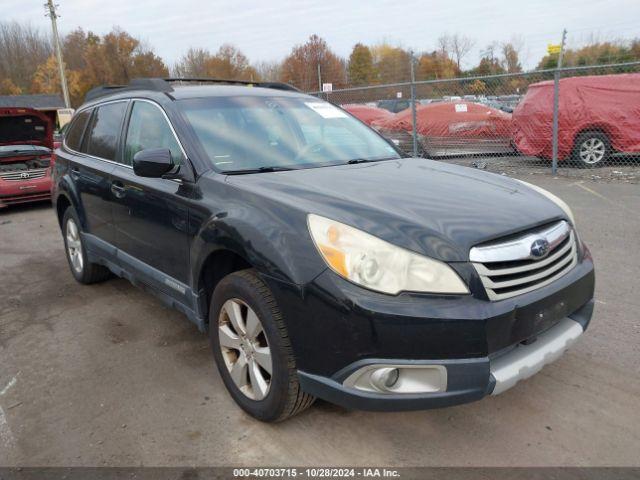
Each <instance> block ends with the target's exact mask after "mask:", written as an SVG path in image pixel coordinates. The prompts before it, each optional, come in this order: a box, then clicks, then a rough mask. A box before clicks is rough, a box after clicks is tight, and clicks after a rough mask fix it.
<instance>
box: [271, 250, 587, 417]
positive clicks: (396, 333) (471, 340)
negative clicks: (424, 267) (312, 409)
mask: <svg viewBox="0 0 640 480" xmlns="http://www.w3.org/2000/svg"><path fill="white" fill-rule="evenodd" d="M459 273H460V274H461V276H463V277H465V276H466V274H465V272H464V269H461V270H459ZM468 274H469V276H468V277H467V278H466V280H467V282H468V284H469V285H470V286H471V290H472V294H471V295H463V296H434V295H418V294H401V295H398V296H388V295H382V294H378V293H375V292H369V291H366V290H364V289H362V288H359V287H357V286H355V285H352V284H350V283H349V282H347V281H345V280H343V279H341V278H340V277H338V276H337V275H335V274H333V273H332V272H330V271H327V272H324V273H323V274H321V275H319V276H318V277H317V278H316V279H315V280H314V281H313V282H312V283H311V284H309V285H306V286H305V287H303V288H300V287H297V286H294V285H290V284H284V283H282V282H279V281H275V280H273V279H271V278H268V277H267V278H265V281H267V283H268V284H269V286H270V287H271V289H272V291H273V293H274V295H275V297H276V300H277V302H278V304H279V305H280V307H281V309H282V310H283V314H284V318H285V320H286V322H287V327H288V330H289V335H290V337H291V342H292V347H293V350H294V354H295V356H296V362H297V367H298V374H299V377H300V383H301V387H302V389H303V390H304V391H306V392H308V393H310V394H312V395H315V396H317V397H319V398H322V399H325V400H327V401H330V402H332V403H335V404H338V405H342V406H345V407H347V408H355V409H361V410H415V409H425V408H435V407H443V406H449V405H456V404H460V403H466V402H470V401H474V400H478V399H480V398H482V397H484V396H486V395H489V394H492V393H495V394H498V393H500V392H502V391H504V390H506V389H507V388H510V387H511V386H513V385H514V384H515V383H517V382H518V381H519V380H521V379H523V378H527V377H528V376H530V375H533V374H534V373H535V372H537V371H538V370H539V369H541V368H542V367H543V366H544V365H546V364H547V363H549V362H551V361H553V360H555V359H556V358H558V357H559V356H560V355H561V354H562V352H564V350H565V349H566V348H567V347H568V346H569V345H570V344H571V343H572V342H573V341H575V339H576V338H578V337H579V334H581V333H582V332H583V331H584V330H586V328H587V326H588V324H589V322H590V320H591V316H592V312H593V292H594V286H595V275H594V270H593V263H592V261H591V258H590V256H587V257H586V258H581V259H580V261H579V263H578V264H577V265H576V266H575V267H574V268H573V269H572V270H571V271H569V272H568V273H567V274H566V275H564V276H563V277H561V278H560V279H558V280H556V281H555V282H553V283H551V284H549V285H547V286H544V287H542V288H540V289H538V290H535V291H533V292H529V293H526V294H523V295H519V296H517V297H512V298H509V299H506V300H501V301H493V302H492V301H488V300H487V299H486V297H485V298H483V296H482V294H481V293H482V292H481V289H482V287H481V285H480V284H479V282H480V281H479V279H478V280H474V278H473V275H474V272H473V271H472V270H469V272H468ZM372 365H380V366H384V365H396V366H397V365H407V366H411V367H410V368H417V367H419V366H421V365H425V366H427V365H430V366H439V367H437V368H439V369H442V368H444V369H446V388H445V389H443V390H438V391H433V392H431V393H394V392H385V393H381V392H380V393H379V392H376V391H363V390H361V389H357V388H354V387H353V386H351V385H350V384H349V382H345V380H347V379H348V377H349V376H350V375H353V374H354V372H357V371H358V370H359V369H361V368H363V367H367V366H372ZM440 366H441V367H440ZM345 383H346V384H347V385H348V386H345Z"/></svg>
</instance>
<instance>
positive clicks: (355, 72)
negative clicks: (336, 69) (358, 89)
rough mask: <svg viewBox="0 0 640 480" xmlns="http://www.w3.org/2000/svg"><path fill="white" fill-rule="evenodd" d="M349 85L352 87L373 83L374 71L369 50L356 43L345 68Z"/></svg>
mask: <svg viewBox="0 0 640 480" xmlns="http://www.w3.org/2000/svg"><path fill="white" fill-rule="evenodd" d="M347 70H348V73H349V84H350V85H352V86H361V85H370V84H371V83H373V81H374V79H375V76H376V71H375V68H374V66H373V56H372V55H371V50H369V47H367V46H366V45H363V44H361V43H356V44H355V45H354V47H353V50H352V51H351V55H350V56H349V63H348V67H347Z"/></svg>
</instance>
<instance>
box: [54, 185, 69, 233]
mask: <svg viewBox="0 0 640 480" xmlns="http://www.w3.org/2000/svg"><path fill="white" fill-rule="evenodd" d="M71 205H72V203H71V200H69V197H68V196H67V195H66V194H64V193H63V194H60V195H58V198H57V199H56V214H57V217H58V225H59V226H60V228H62V219H63V218H64V212H66V211H67V208H69V207H70V206H71Z"/></svg>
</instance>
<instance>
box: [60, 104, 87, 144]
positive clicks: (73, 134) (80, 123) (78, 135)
mask: <svg viewBox="0 0 640 480" xmlns="http://www.w3.org/2000/svg"><path fill="white" fill-rule="evenodd" d="M90 116H91V110H85V111H83V112H80V113H78V115H77V116H76V118H74V119H73V121H72V122H71V125H69V128H68V130H67V132H66V133H65V135H64V142H65V143H66V144H67V146H68V147H69V148H70V149H71V150H75V151H76V152H79V151H80V145H81V144H82V134H83V133H84V129H85V127H86V126H87V122H88V121H89V117H90Z"/></svg>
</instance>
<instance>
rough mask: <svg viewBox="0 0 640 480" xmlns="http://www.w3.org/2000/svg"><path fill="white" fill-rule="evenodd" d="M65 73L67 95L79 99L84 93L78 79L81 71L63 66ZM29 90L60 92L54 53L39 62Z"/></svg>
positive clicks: (56, 61) (58, 71) (35, 91)
mask: <svg viewBox="0 0 640 480" xmlns="http://www.w3.org/2000/svg"><path fill="white" fill-rule="evenodd" d="M65 74H66V78H67V87H68V88H69V96H70V97H71V98H74V99H79V98H80V97H81V96H82V95H83V94H84V91H83V87H82V82H81V79H80V77H81V73H80V72H79V71H77V70H70V69H68V68H67V67H66V66H65ZM31 92H33V93H48V94H60V92H62V86H61V84H60V70H59V69H58V60H57V59H56V57H55V56H54V55H51V56H50V57H49V58H48V59H47V61H46V62H44V63H42V64H40V65H39V66H38V68H37V69H36V71H35V73H34V75H33V81H32V82H31Z"/></svg>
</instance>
